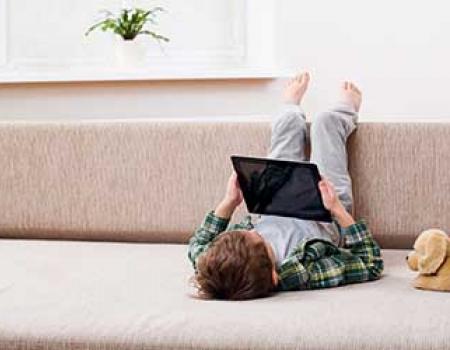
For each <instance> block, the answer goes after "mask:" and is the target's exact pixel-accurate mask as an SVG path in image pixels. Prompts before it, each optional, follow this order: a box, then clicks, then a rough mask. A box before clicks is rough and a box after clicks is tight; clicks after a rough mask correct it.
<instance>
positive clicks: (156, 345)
mask: <svg viewBox="0 0 450 350" xmlns="http://www.w3.org/2000/svg"><path fill="white" fill-rule="evenodd" d="M186 250H187V247H186V246H185V245H161V244H152V245H149V244H130V243H95V242H91V243H86V242H70V241H66V242H56V241H31V240H23V241H22V240H1V241H0V257H1V261H2V262H1V264H0V348H1V349H25V348H26V349H58V350H60V349H69V348H70V349H73V348H76V349H88V348H89V349H236V348H239V349H247V348H252V349H331V348H333V349H345V350H349V349H358V350H359V349H388V348H389V349H397V350H401V349H411V348H414V349H444V348H447V347H448V344H450V333H449V332H448V324H449V323H448V314H449V310H450V300H449V295H448V294H445V293H434V292H424V291H420V290H415V289H414V288H412V287H411V285H410V282H411V280H412V278H413V277H414V275H415V274H414V273H412V272H410V271H408V269H407V267H406V265H405V256H406V254H407V251H405V250H384V251H383V255H384V258H385V263H386V264H385V274H384V277H383V278H382V279H381V280H379V281H375V282H369V283H363V284H354V285H348V286H344V287H339V288H334V289H324V290H315V291H302V292H285V293H279V294H277V295H275V296H273V297H271V298H267V299H260V300H253V301H244V302H230V301H202V300H197V299H194V298H191V297H189V295H188V294H189V293H190V292H191V289H190V288H189V284H188V278H189V276H190V275H191V274H192V269H191V267H190V265H189V263H188V260H187V258H186Z"/></svg>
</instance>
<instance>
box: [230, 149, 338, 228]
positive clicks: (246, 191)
mask: <svg viewBox="0 0 450 350" xmlns="http://www.w3.org/2000/svg"><path fill="white" fill-rule="evenodd" d="M232 161H233V166H234V168H235V170H236V172H237V174H238V181H239V185H240V186H241V189H242V193H243V195H244V200H245V203H246V204H247V208H248V211H249V212H251V213H256V214H266V215H279V216H287V217H295V218H299V219H305V220H315V221H327V222H330V221H331V215H330V212H329V211H328V210H327V209H325V207H324V206H323V202H322V198H321V196H320V192H319V189H318V182H319V181H320V175H319V171H318V169H317V166H316V165H315V164H312V163H307V162H305V163H300V162H291V161H282V160H273V159H264V158H250V157H239V156H233V157H232Z"/></svg>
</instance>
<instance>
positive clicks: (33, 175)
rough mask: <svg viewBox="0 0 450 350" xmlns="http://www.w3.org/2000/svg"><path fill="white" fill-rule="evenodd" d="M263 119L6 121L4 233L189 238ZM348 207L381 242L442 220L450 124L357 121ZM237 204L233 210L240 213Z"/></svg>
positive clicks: (1, 176)
mask: <svg viewBox="0 0 450 350" xmlns="http://www.w3.org/2000/svg"><path fill="white" fill-rule="evenodd" d="M269 138H270V125H269V123H268V122H262V121H260V122H192V121H186V122H170V121H169V122H159V121H148V120H147V121H126V122H124V121H84V122H75V121H73V122H70V121H68V122H47V123H46V122H34V123H27V122H2V123H0V150H1V154H0V213H1V214H0V237H14V238H53V239H83V240H113V241H143V242H173V243H183V242H187V240H188V239H189V237H190V235H191V234H192V232H193V230H194V229H195V228H196V226H197V225H198V224H199V223H200V222H201V220H202V218H203V216H204V214H205V212H207V211H209V210H211V209H213V208H214V205H215V204H216V203H217V202H218V201H219V200H220V198H221V196H222V195H223V191H224V187H225V184H226V180H227V177H228V176H229V174H230V172H231V169H232V168H231V163H230V160H229V156H230V155H232V154H245V155H255V156H264V155H265V154H266V151H267V149H268V146H269ZM349 152H350V168H351V173H352V176H353V179H354V197H355V214H356V215H357V216H358V217H359V216H362V217H365V218H366V219H367V220H368V222H369V224H370V227H371V228H372V231H373V232H374V234H375V236H376V238H377V239H378V240H379V242H380V243H381V245H382V246H383V247H385V248H400V247H411V246H412V243H413V241H414V239H415V237H416V236H417V234H419V233H420V231H421V230H423V229H426V228H429V227H441V228H443V229H446V230H449V229H450V176H449V174H448V171H449V169H450V124H377V123H367V124H364V123H362V124H361V125H360V127H359V129H358V130H357V132H356V133H355V134H354V135H353V136H352V138H351V140H350V142H349ZM242 214H243V211H242V210H241V213H240V215H241V216H242Z"/></svg>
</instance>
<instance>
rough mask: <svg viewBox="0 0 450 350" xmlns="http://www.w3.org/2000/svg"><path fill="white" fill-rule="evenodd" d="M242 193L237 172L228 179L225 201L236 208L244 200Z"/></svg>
mask: <svg viewBox="0 0 450 350" xmlns="http://www.w3.org/2000/svg"><path fill="white" fill-rule="evenodd" d="M243 198H244V197H243V196H242V191H241V188H240V186H239V182H238V179H237V174H236V172H235V171H233V173H232V174H231V176H230V178H229V179H228V184H227V191H226V193H225V198H224V201H226V202H227V203H229V204H231V205H233V206H234V207H237V206H239V205H240V204H241V203H242V200H243Z"/></svg>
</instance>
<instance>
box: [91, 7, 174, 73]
mask: <svg viewBox="0 0 450 350" xmlns="http://www.w3.org/2000/svg"><path fill="white" fill-rule="evenodd" d="M162 11H164V9H163V8H162V7H155V8H153V9H151V10H143V9H140V8H134V9H123V10H121V11H120V13H119V14H118V15H114V14H113V13H111V12H109V11H106V17H105V18H104V19H103V20H102V21H100V22H98V23H96V24H94V25H93V26H91V27H90V28H89V29H88V30H87V31H86V33H85V35H89V34H90V33H91V32H92V31H94V30H96V29H101V30H102V31H104V32H106V31H111V32H113V33H114V34H116V35H117V37H118V39H119V40H117V41H116V60H117V62H118V64H119V65H120V66H122V67H136V66H140V65H142V64H143V63H144V62H145V56H146V52H147V48H148V47H147V45H146V44H147V43H146V42H145V41H143V40H140V39H141V37H142V36H144V35H145V36H149V37H150V38H152V39H155V40H156V41H158V42H159V43H160V42H168V41H169V38H167V37H165V36H163V35H161V34H158V33H156V32H155V31H154V30H150V29H149V28H148V25H149V24H151V25H153V26H156V25H157V22H156V17H157V14H158V13H159V12H162Z"/></svg>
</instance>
